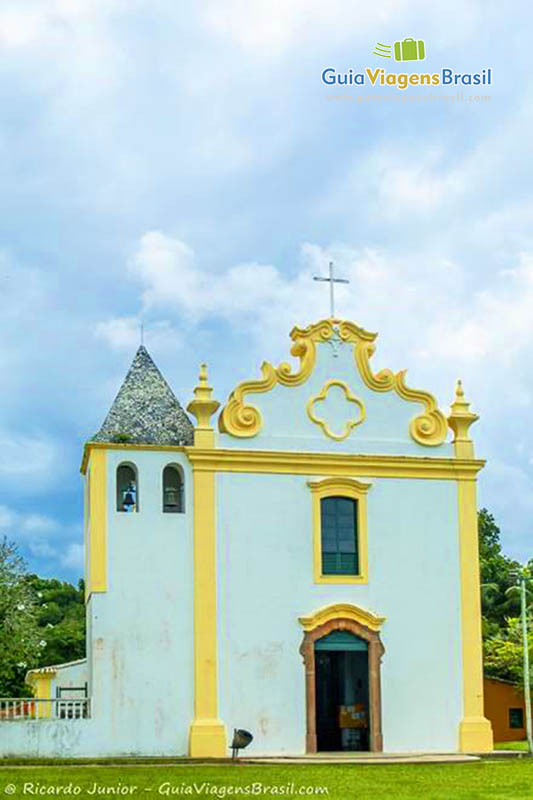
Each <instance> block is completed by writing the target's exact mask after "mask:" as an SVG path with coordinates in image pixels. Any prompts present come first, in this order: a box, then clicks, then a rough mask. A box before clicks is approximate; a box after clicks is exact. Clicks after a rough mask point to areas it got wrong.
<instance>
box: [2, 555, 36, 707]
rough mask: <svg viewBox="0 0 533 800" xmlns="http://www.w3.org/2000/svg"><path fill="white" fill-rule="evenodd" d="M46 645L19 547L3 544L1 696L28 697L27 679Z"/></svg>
mask: <svg viewBox="0 0 533 800" xmlns="http://www.w3.org/2000/svg"><path fill="white" fill-rule="evenodd" d="M44 647H45V645H44V644H43V639H42V636H41V631H40V630H39V627H38V625H37V618H36V606H35V594H34V591H33V588H32V587H31V585H30V584H29V583H28V581H27V573H26V564H25V562H24V559H23V558H22V557H21V556H20V555H19V553H18V550H17V546H16V545H15V544H13V543H12V542H8V541H7V539H4V540H3V541H1V542H0V654H1V658H0V696H1V697H16V696H20V695H21V694H22V695H28V694H29V691H28V689H27V687H25V686H24V676H25V674H26V671H27V670H28V669H31V667H34V666H36V665H37V663H38V661H39V658H40V656H41V653H42V650H43V649H44Z"/></svg>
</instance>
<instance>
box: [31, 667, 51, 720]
mask: <svg viewBox="0 0 533 800" xmlns="http://www.w3.org/2000/svg"><path fill="white" fill-rule="evenodd" d="M45 669H46V668H45ZM56 675H57V671H56V670H50V669H48V670H46V671H45V670H42V671H41V670H30V671H29V672H28V674H27V676H26V682H27V683H29V685H30V686H32V687H33V689H34V693H35V699H36V700H51V698H52V680H53V679H54V678H55V677H56ZM35 705H38V709H37V710H36V716H37V715H38V716H39V719H47V718H48V717H51V716H52V703H51V702H50V703H38V704H37V703H36V704H35Z"/></svg>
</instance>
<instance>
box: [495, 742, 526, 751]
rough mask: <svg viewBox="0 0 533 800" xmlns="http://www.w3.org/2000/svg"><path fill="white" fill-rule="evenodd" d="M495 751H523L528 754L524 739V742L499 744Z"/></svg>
mask: <svg viewBox="0 0 533 800" xmlns="http://www.w3.org/2000/svg"><path fill="white" fill-rule="evenodd" d="M494 749H495V750H521V751H523V752H524V753H527V741H526V740H525V739H524V740H523V741H522V742H497V743H496V744H495V745H494Z"/></svg>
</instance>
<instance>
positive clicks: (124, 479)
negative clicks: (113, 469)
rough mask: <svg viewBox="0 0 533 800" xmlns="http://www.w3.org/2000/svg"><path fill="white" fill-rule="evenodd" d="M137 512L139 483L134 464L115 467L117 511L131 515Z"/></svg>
mask: <svg viewBox="0 0 533 800" xmlns="http://www.w3.org/2000/svg"><path fill="white" fill-rule="evenodd" d="M138 510H139V482H138V480H137V468H136V466H135V464H120V465H119V466H118V467H117V511H124V512H126V513H132V512H133V511H138Z"/></svg>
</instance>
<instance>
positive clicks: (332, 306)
mask: <svg viewBox="0 0 533 800" xmlns="http://www.w3.org/2000/svg"><path fill="white" fill-rule="evenodd" d="M313 280H315V281H325V282H326V283H329V303H330V316H331V319H335V295H334V286H333V284H335V283H350V281H349V280H347V279H346V278H334V277H333V261H330V262H329V278H322V277H318V276H315V277H313Z"/></svg>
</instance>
